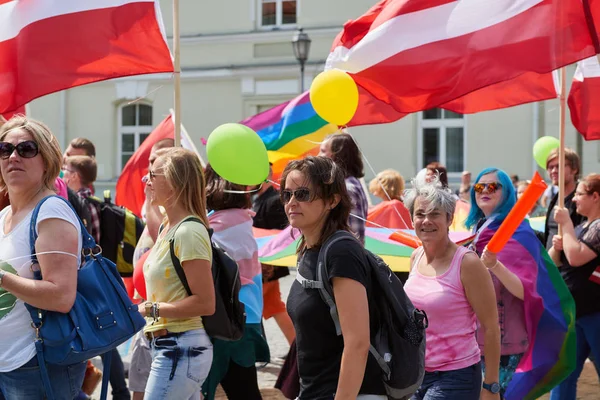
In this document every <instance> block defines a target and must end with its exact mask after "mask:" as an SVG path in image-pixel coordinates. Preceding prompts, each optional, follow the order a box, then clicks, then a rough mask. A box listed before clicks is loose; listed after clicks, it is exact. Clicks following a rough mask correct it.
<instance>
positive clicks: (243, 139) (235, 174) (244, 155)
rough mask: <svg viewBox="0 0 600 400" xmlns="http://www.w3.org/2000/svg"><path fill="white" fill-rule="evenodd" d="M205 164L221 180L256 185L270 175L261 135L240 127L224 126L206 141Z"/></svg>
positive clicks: (239, 125) (242, 126)
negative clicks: (208, 164) (206, 159)
mask: <svg viewBox="0 0 600 400" xmlns="http://www.w3.org/2000/svg"><path fill="white" fill-rule="evenodd" d="M206 155H207V156H208V162H209V163H210V165H211V166H212V168H213V169H214V170H215V172H216V173H217V174H219V175H220V176H221V177H223V179H226V180H228V181H229V182H232V183H236V184H238V185H259V184H261V183H263V182H264V181H265V180H266V179H267V177H268V176H269V157H268V155H267V148H266V147H265V144H264V143H263V141H262V140H261V138H260V136H258V134H257V133H256V132H254V131H253V130H252V129H250V128H248V127H247V126H245V125H241V124H223V125H221V126H219V127H218V128H217V129H215V130H214V131H212V133H211V134H210V136H209V137H208V141H207V142H206Z"/></svg>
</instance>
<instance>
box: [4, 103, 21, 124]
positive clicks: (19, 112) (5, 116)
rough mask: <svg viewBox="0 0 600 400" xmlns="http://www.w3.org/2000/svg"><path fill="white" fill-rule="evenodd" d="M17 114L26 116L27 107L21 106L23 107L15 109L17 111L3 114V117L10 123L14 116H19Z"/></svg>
mask: <svg viewBox="0 0 600 400" xmlns="http://www.w3.org/2000/svg"><path fill="white" fill-rule="evenodd" d="M17 114H23V115H25V106H21V107H19V108H17V109H15V110H12V111H9V112H7V113H3V114H2V116H3V117H4V118H5V119H6V120H7V121H8V120H9V119H11V118H12V117H13V116H14V115H17Z"/></svg>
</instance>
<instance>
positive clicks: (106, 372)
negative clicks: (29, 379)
mask: <svg viewBox="0 0 600 400" xmlns="http://www.w3.org/2000/svg"><path fill="white" fill-rule="evenodd" d="M42 343H43V342H42V341H41V340H36V341H35V350H36V352H37V359H38V364H39V368H40V375H41V376H42V384H43V385H44V392H45V393H46V398H47V399H48V400H54V391H53V390H52V384H51V383H50V376H49V375H48V368H47V367H46V359H45V358H44V348H43V346H42ZM111 362H112V350H110V351H107V352H106V353H104V354H102V391H101V393H100V400H106V396H107V395H108V381H109V376H110V363H111Z"/></svg>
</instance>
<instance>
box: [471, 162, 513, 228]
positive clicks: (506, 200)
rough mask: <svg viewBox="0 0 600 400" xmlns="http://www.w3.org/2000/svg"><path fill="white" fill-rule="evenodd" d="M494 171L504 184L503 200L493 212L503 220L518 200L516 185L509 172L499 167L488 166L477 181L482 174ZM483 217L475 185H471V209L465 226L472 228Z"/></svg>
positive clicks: (477, 181) (480, 174)
mask: <svg viewBox="0 0 600 400" xmlns="http://www.w3.org/2000/svg"><path fill="white" fill-rule="evenodd" d="M494 172H495V173H496V175H497V176H498V182H499V183H500V184H501V185H502V200H501V201H500V203H498V205H497V206H496V209H495V210H494V211H493V212H492V214H493V215H494V216H496V217H497V218H498V219H499V220H500V221H503V220H504V218H506V216H507V215H508V213H509V212H510V210H511V209H512V208H513V207H514V205H515V203H516V202H517V195H516V192H515V187H514V186H513V183H512V180H511V179H510V177H509V176H508V174H507V173H506V172H504V171H503V170H501V169H499V168H486V169H484V170H483V171H481V172H480V173H479V175H477V179H475V183H479V180H480V179H481V177H482V176H484V175H488V174H493V173H494ZM483 218H485V215H484V214H483V211H482V210H481V208H479V206H478V205H477V200H476V199H475V185H473V186H471V210H469V215H467V219H466V220H465V226H466V227H467V228H468V229H471V228H472V227H473V226H475V225H476V224H477V223H478V222H479V221H480V220H481V219H483Z"/></svg>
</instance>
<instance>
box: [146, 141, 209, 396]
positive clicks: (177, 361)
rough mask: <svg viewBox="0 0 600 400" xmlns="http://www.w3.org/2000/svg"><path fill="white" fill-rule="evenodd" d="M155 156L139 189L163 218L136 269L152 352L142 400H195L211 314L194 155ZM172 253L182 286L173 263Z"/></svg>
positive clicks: (205, 368) (178, 151) (201, 190)
mask: <svg viewBox="0 0 600 400" xmlns="http://www.w3.org/2000/svg"><path fill="white" fill-rule="evenodd" d="M160 151H161V153H160V155H159V156H158V158H157V159H156V161H154V164H153V165H152V167H151V168H150V169H149V171H148V176H149V179H148V181H147V182H146V185H147V186H148V189H149V190H148V195H149V198H148V201H149V202H150V204H152V205H153V206H162V207H163V208H164V209H165V212H166V217H165V219H164V220H163V224H162V229H161V230H160V232H159V234H158V236H157V238H156V242H155V244H154V246H153V247H152V250H150V253H149V255H148V258H146V262H145V263H144V267H143V270H144V278H145V281H146V294H147V298H148V299H147V300H148V302H146V303H143V304H140V305H139V310H140V312H141V313H142V314H143V315H144V316H145V317H146V321H147V324H146V327H145V328H144V333H145V334H146V337H147V338H148V341H149V342H150V348H151V352H152V366H151V368H150V376H149V378H148V382H147V384H146V391H145V396H144V398H145V399H146V400H159V399H161V400H162V399H198V398H200V390H201V386H202V383H203V382H204V380H205V379H206V377H207V376H208V372H209V370H210V366H211V363H212V343H211V341H210V338H209V337H208V335H207V334H206V331H205V330H204V326H203V325H202V316H204V315H212V314H214V312H215V290H214V283H213V278H212V269H211V262H212V247H211V242H210V238H209V235H208V226H209V224H208V219H207V213H206V190H205V183H204V174H203V173H202V165H201V164H200V160H199V159H198V156H197V155H196V154H195V153H194V152H192V151H189V150H186V149H182V148H170V149H164V150H160ZM191 218H196V219H198V220H200V221H201V223H198V222H197V221H192V220H190V219H191ZM171 246H172V247H173V253H174V256H175V257H176V258H177V260H178V261H179V264H180V265H181V269H182V270H183V274H182V275H183V277H184V278H185V281H187V287H186V286H185V285H184V283H183V282H182V280H183V277H182V278H180V277H179V274H178V272H177V270H176V269H175V265H174V264H173V262H174V261H173V259H172V257H171ZM188 290H189V291H188Z"/></svg>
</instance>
